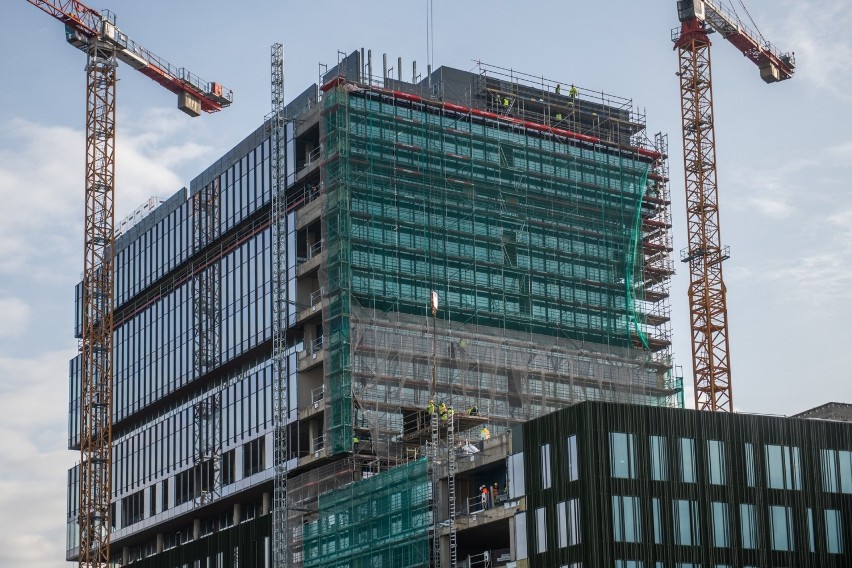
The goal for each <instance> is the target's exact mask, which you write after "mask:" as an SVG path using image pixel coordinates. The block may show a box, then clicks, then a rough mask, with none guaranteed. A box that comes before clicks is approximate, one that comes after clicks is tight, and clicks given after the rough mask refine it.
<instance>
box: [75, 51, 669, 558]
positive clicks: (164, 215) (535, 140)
mask: <svg viewBox="0 0 852 568" xmlns="http://www.w3.org/2000/svg"><path fill="white" fill-rule="evenodd" d="M372 67H373V66H372V64H371V62H370V58H368V57H364V54H363V52H355V53H353V54H352V55H350V56H349V57H346V58H345V59H343V60H341V61H340V62H339V64H338V65H337V66H336V67H334V68H332V69H331V70H329V71H328V73H326V74H325V76H324V77H322V78H321V81H320V82H319V83H318V84H316V85H312V86H311V87H309V88H308V89H307V90H305V91H304V92H303V93H302V94H301V95H300V96H298V97H296V98H295V99H294V100H293V101H292V102H291V103H290V104H289V105H288V106H287V107H286V109H285V116H286V119H287V121H286V124H285V125H284V127H283V128H284V129H285V138H286V145H285V147H284V161H283V166H284V169H283V170H282V178H283V182H284V191H285V192H286V193H285V194H284V199H285V205H286V207H285V209H286V211H285V213H286V219H285V220H284V221H283V223H284V225H285V226H286V231H287V233H286V236H287V238H286V245H285V247H284V248H285V250H284V257H285V259H286V262H285V263H283V265H282V266H283V270H284V271H285V273H286V282H287V285H286V286H283V287H280V286H279V287H276V286H272V285H270V274H271V268H270V267H271V266H272V265H273V262H272V257H271V251H272V244H271V240H272V231H271V219H270V208H271V202H272V189H271V182H270V179H271V176H272V173H271V165H270V156H271V147H270V140H269V138H270V131H271V125H270V124H269V123H266V124H264V125H262V126H261V127H260V128H258V129H257V130H256V131H255V132H254V133H252V134H251V135H250V136H249V137H247V138H246V139H245V140H244V141H242V142H241V143H240V144H238V145H237V146H236V147H235V148H234V149H233V150H231V151H230V152H229V153H228V154H226V155H225V156H223V157H222V158H221V159H220V160H219V161H217V162H216V163H215V164H214V165H212V166H211V167H210V168H208V169H207V170H206V171H205V172H203V173H202V174H201V175H200V176H198V177H197V178H196V179H195V180H193V182H192V184H191V186H190V188H189V190H182V191H180V192H178V193H177V194H175V195H174V196H173V197H172V198H170V199H169V200H167V201H166V202H165V203H163V204H162V205H160V206H159V207H158V208H157V209H156V210H155V211H154V212H153V213H152V214H150V215H148V216H147V217H145V218H144V219H143V220H141V221H140V222H139V223H137V224H136V225H135V226H133V227H130V228H128V229H127V231H126V232H125V233H124V234H123V235H122V236H121V237H119V239H118V240H117V241H116V250H115V254H116V282H117V291H116V308H115V322H116V324H115V326H116V373H115V392H116V404H115V409H114V412H115V418H114V424H115V434H114V439H115V444H114V445H115V455H114V463H115V464H116V469H115V475H114V478H115V483H114V487H115V494H114V498H113V504H114V507H115V513H116V514H115V515H113V518H114V519H116V526H115V530H114V532H113V537H112V542H113V546H114V547H115V548H114V553H113V558H115V559H117V560H119V561H120V562H121V564H136V565H139V566H182V565H184V564H187V563H192V562H194V561H196V560H198V561H200V562H202V564H203V563H204V562H206V561H208V560H209V561H210V562H213V564H211V565H217V566H220V565H221V566H237V565H268V564H271V562H272V558H271V555H272V553H271V550H272V544H271V543H272V540H273V539H274V538H275V536H276V534H278V536H283V537H284V539H285V540H286V542H287V551H286V560H287V565H288V566H320V565H322V566H326V565H338V566H344V565H346V566H349V565H352V566H354V565H359V562H364V561H366V559H369V560H370V562H371V563H375V562H379V563H381V565H383V566H394V565H406V566H428V565H430V564H431V565H435V566H437V565H439V564H440V565H442V566H455V565H460V564H461V563H462V562H465V561H466V559H467V558H469V557H473V558H477V557H482V554H483V553H484V552H485V551H486V550H490V547H491V546H492V542H491V540H493V539H491V537H488V538H486V536H485V535H486V534H487V535H495V534H497V535H501V537H502V536H505V542H506V543H509V542H511V535H510V532H511V530H510V520H511V513H510V512H506V513H498V512H497V511H498V509H497V508H492V509H490V512H489V513H487V514H477V513H479V511H477V510H476V503H477V501H478V500H479V499H480V496H479V489H480V486H481V485H485V484H486V482H487V484H488V485H489V486H492V485H493V483H494V482H496V483H497V484H498V487H503V486H504V485H505V483H506V482H507V481H508V477H509V473H508V472H507V469H506V463H505V461H504V460H503V458H502V456H505V455H507V453H508V452H507V450H505V449H498V448H499V447H500V446H501V444H508V437H505V436H498V435H497V434H502V433H503V432H504V431H505V430H506V429H510V428H511V427H512V426H514V425H517V424H520V423H523V422H525V421H527V420H530V419H532V418H535V417H538V416H541V415H543V414H546V413H548V412H551V411H553V410H556V409H558V408H561V407H564V406H566V405H569V404H572V403H575V402H578V401H582V400H590V399H591V400H606V401H614V402H633V403H639V404H645V405H654V406H678V405H682V398H681V396H682V391H681V385H680V382H679V379H677V378H676V377H675V376H674V374H673V372H672V363H671V356H670V349H669V347H670V337H669V333H670V332H669V312H668V282H669V278H670V276H671V274H672V265H671V259H670V256H669V254H670V251H671V243H670V218H669V212H668V205H669V201H668V186H667V181H668V179H667V168H666V156H665V153H666V142H665V137H664V136H662V135H657V136H656V137H655V138H654V139H653V140H649V139H648V137H647V136H646V133H645V124H644V116H642V114H641V113H640V112H638V111H637V110H636V109H635V108H634V106H633V104H632V102H631V101H630V100H628V99H623V98H619V97H615V96H611V95H607V94H604V93H600V92H593V91H589V90H585V89H578V88H576V87H574V86H573V85H570V84H568V83H561V84H560V83H557V82H555V81H549V80H546V79H543V78H534V77H531V76H528V75H523V74H518V73H516V72H513V71H510V70H505V69H501V68H498V67H493V66H488V65H485V64H480V65H479V66H478V68H477V70H476V71H475V72H465V71H459V70H456V69H451V68H446V67H441V68H439V69H436V70H435V71H434V72H430V73H428V74H427V76H426V77H425V78H422V79H421V78H419V77H417V76H415V77H412V82H407V81H403V80H402V77H401V74H400V75H397V78H396V79H393V78H390V77H389V76H388V73H387V72H383V73H381V74H374V73H373V70H372ZM397 68H398V69H399V68H400V65H399V64H398V65H397ZM433 293H434V295H435V296H436V297H437V307H436V309H434V310H433V306H431V305H430V301H431V298H432V297H433ZM276 300H279V301H280V302H281V304H279V305H285V306H286V310H287V314H286V321H287V325H286V330H285V332H286V353H285V354H284V357H283V360H284V364H285V368H286V373H287V377H288V380H287V383H288V384H287V387H288V388H287V389H286V392H287V394H288V400H287V404H286V406H287V409H286V410H287V412H286V420H287V423H288V424H287V444H286V445H287V448H288V452H287V455H288V458H289V459H288V460H287V468H286V470H287V481H286V484H287V503H288V508H287V511H288V518H287V522H286V524H285V525H284V527H281V526H279V527H274V526H272V522H271V521H272V515H270V510H271V507H272V499H271V494H272V485H273V481H272V480H273V467H272V466H273V463H272V461H273V460H272V456H273V433H272V430H273V423H272V422H273V411H272V407H273V401H272V390H273V389H272V382H273V361H272V358H271V355H270V352H271V345H272V340H273V337H272V305H273V303H274V302H275V301H276ZM71 368H72V372H71V379H72V385H71V392H72V393H75V392H77V391H76V390H75V388H76V385H77V382H76V381H77V380H78V374H77V372H76V369H77V365H76V362H72V367H71ZM430 400H432V401H433V403H434V406H435V407H436V408H435V409H434V410H435V411H434V412H429V410H433V409H431V408H429V406H430ZM71 402H72V404H71V409H72V410H71V412H72V417H71V422H70V425H71V445H72V447H73V446H74V445H75V443H76V440H77V438H76V433H75V424H76V421H75V413H76V412H77V410H76V408H77V407H76V401H75V400H74V399H73V397H72V401H71ZM441 403H443V404H444V405H446V407H447V412H446V416H444V417H442V416H441V412H440V411H439V410H438V408H440V405H441ZM474 408H475V409H476V411H475V412H470V410H471V409H474ZM427 409H428V410H427ZM483 427H487V429H488V430H489V431H490V432H492V433H494V434H495V436H494V438H493V439H491V440H486V441H483V442H482V446H476V442H477V439H478V438H479V437H480V432H482V428H483ZM471 442H474V443H471ZM474 448H475V449H478V450H480V451H479V452H475V451H474ZM492 450H494V451H492ZM489 456H491V457H489ZM495 456H501V457H495ZM76 479H77V478H76V473H75V470H71V472H70V473H69V517H68V522H69V547H68V548H69V552H68V554H69V557H73V556H74V555H75V554H76V550H75V546H76V542H75V541H74V534H75V531H76V527H75V526H74V523H75V522H76V502H75V495H76V491H77V489H76V486H75V482H76ZM498 493H500V494H502V493H504V492H503V491H499V492H498ZM503 509H505V508H501V509H500V510H503ZM507 510H508V509H507ZM485 525H488V526H487V527H485ZM282 530H283V531H286V534H282V533H281V532H280V531H282ZM276 531H279V532H278V533H276ZM507 548H510V547H508V546H507ZM491 556H493V555H489V558H490V557H491ZM496 557H502V558H503V559H504V561H509V560H511V558H512V552H511V550H507V551H506V552H505V555H504V556H501V555H497V556H496ZM246 563H247V564H246ZM371 565H375V564H371Z"/></svg>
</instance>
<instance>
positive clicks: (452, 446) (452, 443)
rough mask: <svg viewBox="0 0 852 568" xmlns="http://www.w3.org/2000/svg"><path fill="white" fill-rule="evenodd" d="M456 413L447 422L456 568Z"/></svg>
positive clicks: (452, 554) (453, 563)
mask: <svg viewBox="0 0 852 568" xmlns="http://www.w3.org/2000/svg"><path fill="white" fill-rule="evenodd" d="M454 422H455V415H454V414H451V415H450V419H449V422H448V423H447V499H448V503H449V509H450V568H456V556H457V552H458V548H457V542H456V434H455V425H454V424H453V423H454Z"/></svg>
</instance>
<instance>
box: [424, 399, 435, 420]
mask: <svg viewBox="0 0 852 568" xmlns="http://www.w3.org/2000/svg"><path fill="white" fill-rule="evenodd" d="M434 413H435V401H434V400H432V399H429V404H427V405H426V414H428V415H429V416H431V415H433V414H434Z"/></svg>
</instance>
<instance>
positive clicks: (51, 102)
mask: <svg viewBox="0 0 852 568" xmlns="http://www.w3.org/2000/svg"><path fill="white" fill-rule="evenodd" d="M426 1H427V0H396V1H389V0H374V1H372V2H342V1H336V0H325V1H323V0H320V1H318V2H315V3H308V2H300V3H294V2H286V1H283V0H277V1H268V0H262V1H261V0H255V1H251V2H243V3H236V2H228V3H226V2H223V1H221V0H205V1H201V0H183V1H182V2H135V1H129V0H102V5H94V4H91V5H92V7H94V8H97V9H103V8H108V9H110V10H111V11H112V12H113V13H115V14H116V15H117V18H118V20H117V23H118V26H119V28H121V29H122V30H123V31H124V32H125V33H127V34H128V35H129V36H130V37H131V38H133V39H134V40H136V41H137V42H139V43H140V44H142V45H143V46H145V47H147V48H148V49H150V50H151V51H153V52H154V53H157V54H158V55H160V56H162V57H164V58H165V59H166V60H168V61H170V62H171V63H172V64H175V65H177V66H178V67H181V66H185V67H186V68H188V69H189V70H190V71H192V72H193V73H195V74H196V75H199V76H201V77H204V78H205V79H207V80H215V81H218V82H220V83H223V84H224V85H225V86H226V87H228V88H231V89H233V91H234V104H233V106H232V107H231V108H229V109H227V110H225V111H223V112H221V113H218V114H216V115H211V116H203V117H200V118H196V119H190V118H188V117H186V116H185V115H183V114H182V113H180V112H178V111H177V110H176V109H175V103H176V101H175V97H174V96H173V95H172V94H171V93H168V92H167V91H165V90H164V89H162V88H160V87H159V86H158V85H156V84H155V83H153V82H152V81H150V80H149V79H147V78H146V77H144V76H142V75H141V74H139V73H136V72H135V71H133V70H132V69H130V68H129V67H127V66H122V67H121V69H120V71H119V75H120V82H119V85H118V95H117V99H118V104H117V106H118V117H117V125H118V138H117V149H116V159H117V164H118V165H117V174H116V180H117V181H116V206H115V207H116V218H117V219H121V218H123V217H124V216H126V215H128V214H129V213H130V212H131V211H133V209H134V208H136V207H137V206H138V205H140V204H141V203H143V202H144V201H146V200H147V198H148V197H150V196H152V195H161V196H169V195H172V194H173V193H174V192H175V191H177V190H178V189H180V188H181V187H183V186H188V185H189V182H190V180H191V179H192V178H193V177H195V176H196V175H197V174H198V173H200V172H201V171H202V170H203V169H204V168H206V167H207V166H208V165H209V164H210V163H212V162H213V161H215V160H216V158H217V157H219V156H220V155H221V154H223V153H224V152H225V151H227V150H228V149H229V148H230V147H232V146H233V145H234V144H236V143H237V142H239V141H240V140H241V139H242V138H243V137H244V136H246V135H247V134H249V133H250V132H251V131H252V130H254V129H255V128H256V127H257V126H259V125H260V124H261V121H262V120H263V117H264V115H266V114H267V113H268V112H269V107H270V87H269V53H270V46H271V44H273V43H275V42H280V43H282V44H284V49H285V93H286V98H287V100H289V99H290V98H292V97H293V96H295V95H297V94H299V93H301V92H302V91H303V90H304V89H305V88H306V87H307V86H309V85H310V84H311V83H313V82H316V81H317V77H318V74H319V64H320V63H325V64H327V65H328V66H329V67H330V66H332V65H333V64H335V63H336V62H337V60H338V51H341V52H344V53H349V52H351V51H353V50H355V49H360V48H362V47H364V48H368V49H372V52H373V57H374V66H375V68H377V69H380V68H381V54H382V53H387V54H388V58H389V61H391V62H393V64H395V62H396V60H397V57H402V58H403V65H404V68H405V69H406V70H409V71H408V73H410V69H411V61H412V60H416V61H417V63H418V69H420V70H424V71H425V68H426V64H427V62H428V57H427V25H426V23H427V17H426V14H427V11H426ZM433 4H434V8H433V34H432V35H433V53H434V60H433V61H434V64H435V66H439V65H448V66H452V67H456V68H461V69H472V67H473V66H474V61H475V60H480V61H482V62H485V63H490V64H494V65H499V66H501V67H506V68H512V69H517V70H520V71H523V72H526V73H529V74H531V75H534V76H545V77H548V78H550V79H553V80H555V81H560V82H561V83H562V84H572V83H573V84H576V85H577V86H581V87H584V88H588V89H594V90H602V91H605V92H607V93H611V94H614V95H619V96H624V97H630V98H632V99H633V101H634V104H636V105H637V106H638V107H640V108H642V109H643V110H644V112H645V113H646V115H647V126H648V132H649V134H650V135H651V136H653V134H654V133H655V132H659V131H662V132H666V133H668V135H669V142H670V170H671V193H672V201H673V203H672V216H673V223H674V229H673V230H674V241H675V243H674V248H675V252H674V257H675V258H676V259H677V258H679V251H680V250H681V249H683V248H684V247H685V246H686V230H685V218H686V217H685V206H684V197H683V193H684V191H683V167H682V164H683V161H682V160H683V156H682V150H681V148H682V146H681V138H680V130H679V128H680V105H679V90H678V82H677V77H676V76H675V72H676V71H677V56H676V53H675V52H674V51H673V50H672V44H671V42H670V30H671V28H673V27H675V26H676V25H677V16H676V11H675V2H674V0H653V1H643V2H637V1H635V0H609V1H607V2H591V1H585V2H580V1H577V0H553V1H545V0H541V1H533V2H525V3H519V2H508V1H503V0H488V1H487V2H486V1H482V0H467V1H465V2H457V1H451V0H433ZM736 4H737V7H739V3H738V2H736ZM747 6H748V9H749V10H750V13H751V16H752V17H753V18H754V20H755V21H756V22H757V24H758V26H759V28H760V31H761V32H762V33H763V35H764V36H765V37H766V38H767V39H770V40H771V41H773V42H774V43H775V44H776V45H777V46H778V47H779V48H781V49H782V50H783V51H794V52H795V54H796V60H797V71H796V75H795V77H794V78H793V79H792V80H790V81H785V82H782V83H778V84H773V85H767V84H765V83H763V81H761V80H760V78H759V75H758V70H757V68H756V67H755V66H754V65H753V64H752V63H751V62H749V61H748V60H746V59H745V58H743V57H742V55H741V54H740V53H739V52H738V51H737V50H736V49H735V48H734V47H733V46H732V45H730V44H728V43H727V42H725V41H724V40H723V39H722V38H720V37H719V36H718V35H713V36H711V40H712V41H713V42H714V45H713V48H712V60H713V93H714V102H715V113H716V115H715V123H716V142H717V164H718V165H717V168H718V178H719V202H720V211H721V212H720V218H721V233H722V241H723V244H726V245H729V246H730V248H731V259H730V260H728V261H727V262H726V264H725V283H726V286H727V290H728V321H729V329H730V333H729V337H730V362H731V375H732V383H733V401H734V406H735V408H736V409H737V410H738V411H740V412H749V413H763V414H779V415H789V414H795V413H797V412H801V411H803V410H806V409H808V408H811V407H813V406H817V405H819V404H822V403H825V402H829V401H845V402H852V382H850V380H849V375H850V372H849V368H850V360H849V359H847V356H848V355H849V352H847V350H849V349H850V346H852V325H850V323H849V322H850V321H852V301H850V300H852V197H850V195H849V193H850V192H849V190H850V182H849V181H847V180H849V179H850V178H852V133H850V130H852V129H850V126H852V120H850V118H849V109H850V107H852V72H850V70H849V67H848V62H849V61H850V60H852V36H850V35H849V34H848V30H849V29H850V28H852V5H850V3H849V2H848V0H748V2H747ZM739 11H740V14H741V15H744V13H743V11H742V8H740V10H739ZM4 14H5V15H4V22H5V24H6V25H4V32H3V34H0V77H2V88H0V526H3V527H4V529H3V531H0V566H30V567H33V568H47V567H60V566H64V565H65V563H64V560H63V559H64V554H65V513H66V502H65V498H66V470H67V468H68V467H70V466H71V465H73V463H74V462H75V460H76V459H77V455H76V454H75V453H74V452H70V451H68V450H67V449H66V447H67V411H68V393H67V390H68V387H67V384H68V382H67V376H68V361H69V359H71V358H72V357H73V356H74V354H75V353H76V350H77V341H76V340H75V339H74V338H73V332H72V323H73V309H72V306H73V303H72V302H73V286H74V284H75V283H76V282H77V281H78V280H79V279H80V274H81V270H82V248H83V244H82V243H83V239H82V231H83V229H82V216H83V213H82V212H83V165H84V134H83V130H84V124H85V123H84V110H85V72H84V64H85V57H84V55H83V53H81V52H80V51H78V50H76V49H73V48H72V47H71V46H70V45H68V44H67V43H66V42H65V39H64V34H63V29H62V26H61V24H60V23H59V22H57V21H55V20H53V19H52V18H51V17H49V16H47V15H46V14H44V13H43V12H41V11H40V10H38V9H37V8H35V7H34V6H32V5H30V4H28V3H26V2H23V1H15V2H9V3H8V5H7V6H6V7H5V10H4ZM844 125H846V126H845V127H844ZM676 268H677V270H678V273H677V275H676V276H675V278H674V279H673V282H672V310H673V331H674V352H675V357H676V361H677V363H678V364H680V365H683V368H684V376H685V382H686V383H687V384H688V385H691V383H692V376H691V362H690V353H691V350H690V335H689V320H688V303H687V295H686V294H687V285H688V271H687V267H686V266H685V265H682V264H680V263H677V267H676ZM691 404H692V390H691V388H688V390H687V405H688V406H689V405H691Z"/></svg>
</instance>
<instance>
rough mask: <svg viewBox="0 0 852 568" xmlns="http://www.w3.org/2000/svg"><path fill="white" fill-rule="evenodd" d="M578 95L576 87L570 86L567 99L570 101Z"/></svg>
mask: <svg viewBox="0 0 852 568" xmlns="http://www.w3.org/2000/svg"><path fill="white" fill-rule="evenodd" d="M579 94H580V91H578V90H577V87H575V86H574V85H571V88H570V89H569V90H568V97H569V98H571V99H576V98H577V95H579Z"/></svg>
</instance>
